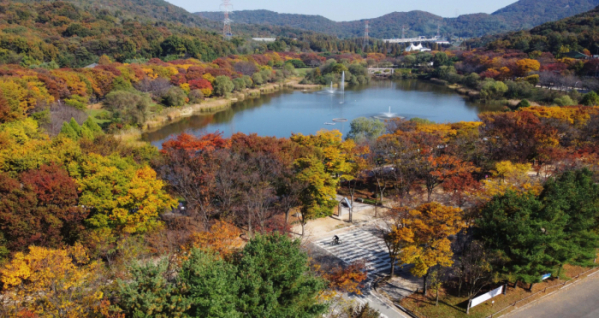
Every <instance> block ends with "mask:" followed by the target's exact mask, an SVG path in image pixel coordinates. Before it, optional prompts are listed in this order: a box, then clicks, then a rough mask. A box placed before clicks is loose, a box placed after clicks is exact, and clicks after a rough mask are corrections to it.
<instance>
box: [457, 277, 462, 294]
mask: <svg viewBox="0 0 599 318" xmlns="http://www.w3.org/2000/svg"><path fill="white" fill-rule="evenodd" d="M462 281H463V280H462V277H460V284H459V285H458V297H461V296H462Z"/></svg>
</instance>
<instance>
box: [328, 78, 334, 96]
mask: <svg viewBox="0 0 599 318" xmlns="http://www.w3.org/2000/svg"><path fill="white" fill-rule="evenodd" d="M329 93H331V94H333V93H335V90H334V89H333V81H331V88H329Z"/></svg>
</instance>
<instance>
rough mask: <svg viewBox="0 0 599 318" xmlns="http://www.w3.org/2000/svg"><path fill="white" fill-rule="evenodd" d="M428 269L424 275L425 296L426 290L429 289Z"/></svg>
mask: <svg viewBox="0 0 599 318" xmlns="http://www.w3.org/2000/svg"><path fill="white" fill-rule="evenodd" d="M427 285H428V271H427V272H426V274H425V275H424V282H423V285H422V293H423V295H424V296H426V292H427V291H428V286H427Z"/></svg>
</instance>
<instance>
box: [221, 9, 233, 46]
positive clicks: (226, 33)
mask: <svg viewBox="0 0 599 318" xmlns="http://www.w3.org/2000/svg"><path fill="white" fill-rule="evenodd" d="M220 8H221V10H223V13H224V14H225V19H224V21H223V24H224V25H223V38H225V40H230V39H231V37H232V36H233V32H232V31H231V19H229V13H230V12H231V11H232V9H233V5H232V4H231V0H222V2H221V5H220Z"/></svg>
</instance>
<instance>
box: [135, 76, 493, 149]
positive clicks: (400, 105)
mask: <svg viewBox="0 0 599 318" xmlns="http://www.w3.org/2000/svg"><path fill="white" fill-rule="evenodd" d="M389 107H391V112H392V113H396V114H397V115H398V116H403V117H406V118H408V119H409V118H414V117H419V118H426V119H429V120H432V121H435V122H438V123H443V122H458V121H475V120H478V116H477V115H478V113H480V112H482V111H492V110H497V109H498V108H497V106H488V105H480V104H477V103H471V102H469V101H467V100H466V99H464V98H463V97H462V96H460V95H458V94H456V93H455V92H454V91H453V90H451V89H449V88H447V87H445V86H442V85H437V84H433V83H430V82H425V81H419V80H398V81H372V83H371V84H370V85H365V86H358V87H346V90H345V93H344V94H340V93H335V94H331V93H329V92H327V91H326V90H323V91H317V92H301V91H293V90H283V91H281V92H278V93H275V94H270V95H263V96H261V97H259V98H256V99H249V100H246V101H243V102H238V103H235V104H233V107H232V108H231V109H227V110H224V111H222V112H218V113H215V114H210V115H203V114H202V115H196V116H193V117H189V118H186V119H183V120H181V121H178V122H176V123H173V124H171V125H167V126H165V127H163V128H161V129H160V130H157V131H155V132H151V133H146V134H144V136H143V139H144V140H146V141H149V142H151V143H152V144H153V145H155V146H157V147H160V146H161V145H162V143H163V142H164V141H166V140H168V139H170V138H173V137H174V136H176V135H177V134H179V133H181V132H187V133H190V134H194V135H200V134H202V133H206V132H215V131H220V132H222V133H223V134H224V136H226V137H228V136H231V135H232V134H234V133H237V132H243V133H246V134H250V133H257V134H258V135H261V136H276V137H289V136H291V134H292V133H303V134H313V133H316V132H317V131H319V130H321V129H329V130H332V129H338V130H340V131H341V132H342V133H343V134H344V135H345V134H346V133H347V132H348V131H349V129H350V127H349V123H350V122H351V121H352V120H353V119H355V118H358V117H373V116H377V115H379V114H380V113H384V112H388V111H389ZM334 118H345V119H347V120H348V121H347V122H346V123H336V124H335V125H325V123H332V122H333V119H334Z"/></svg>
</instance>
